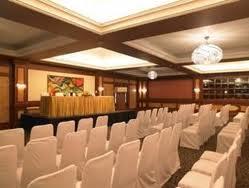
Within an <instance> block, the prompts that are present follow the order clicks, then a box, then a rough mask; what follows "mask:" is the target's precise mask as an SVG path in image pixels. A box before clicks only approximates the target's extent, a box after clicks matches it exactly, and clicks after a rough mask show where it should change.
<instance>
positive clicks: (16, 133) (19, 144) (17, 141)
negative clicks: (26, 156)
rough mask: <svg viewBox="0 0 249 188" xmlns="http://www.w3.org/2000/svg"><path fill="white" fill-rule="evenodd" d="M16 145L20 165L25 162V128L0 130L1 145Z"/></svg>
mask: <svg viewBox="0 0 249 188" xmlns="http://www.w3.org/2000/svg"><path fill="white" fill-rule="evenodd" d="M5 145H15V146H16V148H17V161H18V164H17V165H18V167H20V166H21V165H22V163H23V152H24V130H23V129H22V128H17V129H8V130H2V131H0V146H5Z"/></svg>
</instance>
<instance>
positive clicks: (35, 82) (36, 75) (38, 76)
mask: <svg viewBox="0 0 249 188" xmlns="http://www.w3.org/2000/svg"><path fill="white" fill-rule="evenodd" d="M48 75H55V76H65V77H76V78H84V91H88V92H90V93H91V94H94V92H95V76H86V75H78V74H68V73H60V72H49V71H42V70H33V69H29V71H28V100H29V101H39V100H40V96H41V93H43V92H47V76H48Z"/></svg>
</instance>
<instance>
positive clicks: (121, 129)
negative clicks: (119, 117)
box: [108, 122, 126, 153]
mask: <svg viewBox="0 0 249 188" xmlns="http://www.w3.org/2000/svg"><path fill="white" fill-rule="evenodd" d="M125 128H126V123H125V122H121V123H114V124H113V125H112V128H111V135H110V140H109V145H108V150H109V151H110V150H112V151H114V152H115V153H117V151H118V148H119V147H120V146H121V145H122V144H123V143H124V141H125Z"/></svg>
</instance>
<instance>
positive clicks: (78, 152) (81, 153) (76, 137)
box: [57, 130, 87, 180]
mask: <svg viewBox="0 0 249 188" xmlns="http://www.w3.org/2000/svg"><path fill="white" fill-rule="evenodd" d="M86 138H87V133H86V131H85V130H82V131H78V132H73V133H68V134H67V135H66V137H65V139H64V142H63V146H62V151H61V160H60V163H59V164H60V165H59V168H60V169H62V168H65V167H67V166H69V165H75V166H76V167H77V178H78V180H80V179H81V177H82V170H83V168H84V165H85V162H86V157H85V151H86V144H87V143H86ZM57 164H58V163H57Z"/></svg>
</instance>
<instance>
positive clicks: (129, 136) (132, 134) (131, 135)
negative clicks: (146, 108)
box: [125, 119, 138, 142]
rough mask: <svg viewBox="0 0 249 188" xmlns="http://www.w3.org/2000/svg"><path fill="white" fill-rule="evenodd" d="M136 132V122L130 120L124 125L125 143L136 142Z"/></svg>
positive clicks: (135, 120)
mask: <svg viewBox="0 0 249 188" xmlns="http://www.w3.org/2000/svg"><path fill="white" fill-rule="evenodd" d="M137 131H138V120H137V119H130V120H129V121H128V123H127V124H126V129H125V142H130V141H133V140H136V139H137V138H138V136H137Z"/></svg>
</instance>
